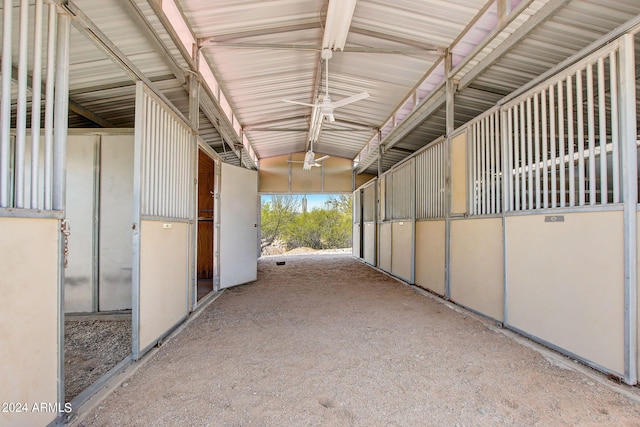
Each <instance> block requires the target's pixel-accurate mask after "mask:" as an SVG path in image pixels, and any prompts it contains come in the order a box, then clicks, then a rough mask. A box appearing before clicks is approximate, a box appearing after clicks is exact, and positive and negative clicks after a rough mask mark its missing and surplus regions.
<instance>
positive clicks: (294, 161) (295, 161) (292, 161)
mask: <svg viewBox="0 0 640 427" xmlns="http://www.w3.org/2000/svg"><path fill="white" fill-rule="evenodd" d="M287 163H304V161H302V160H287Z"/></svg>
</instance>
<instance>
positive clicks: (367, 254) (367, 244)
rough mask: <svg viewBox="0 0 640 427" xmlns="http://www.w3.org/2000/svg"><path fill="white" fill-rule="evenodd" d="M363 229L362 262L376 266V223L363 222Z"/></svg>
mask: <svg viewBox="0 0 640 427" xmlns="http://www.w3.org/2000/svg"><path fill="white" fill-rule="evenodd" d="M363 227H364V236H363V237H364V238H363V242H362V245H363V246H364V260H365V261H366V262H367V263H369V264H371V265H376V223H375V222H365V223H364V224H363Z"/></svg>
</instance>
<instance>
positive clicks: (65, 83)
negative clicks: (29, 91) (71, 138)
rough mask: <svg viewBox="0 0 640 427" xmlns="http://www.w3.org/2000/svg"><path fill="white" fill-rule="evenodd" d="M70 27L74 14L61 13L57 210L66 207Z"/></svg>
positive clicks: (55, 180) (55, 152)
mask: <svg viewBox="0 0 640 427" xmlns="http://www.w3.org/2000/svg"><path fill="white" fill-rule="evenodd" d="M70 29H71V17H70V16H69V15H66V14H64V13H60V14H58V25H57V30H58V35H57V37H56V38H57V52H56V87H55V112H54V115H53V116H54V135H53V209H55V210H64V208H65V191H66V159H67V125H68V123H67V122H68V117H69V116H68V114H69V111H68V110H69V37H70Z"/></svg>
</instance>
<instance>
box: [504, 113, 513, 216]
mask: <svg viewBox="0 0 640 427" xmlns="http://www.w3.org/2000/svg"><path fill="white" fill-rule="evenodd" d="M504 114H505V115H506V120H507V126H506V138H505V141H506V144H507V145H506V148H507V167H506V168H505V170H504V173H503V175H505V176H506V177H507V179H506V182H507V185H506V187H505V198H506V199H507V200H508V202H507V204H506V205H505V211H507V210H509V211H513V210H515V209H514V206H515V200H514V199H515V197H514V184H515V183H514V179H515V173H514V166H513V109H512V108H509V109H507V110H506V111H505V112H504ZM503 123H504V122H503Z"/></svg>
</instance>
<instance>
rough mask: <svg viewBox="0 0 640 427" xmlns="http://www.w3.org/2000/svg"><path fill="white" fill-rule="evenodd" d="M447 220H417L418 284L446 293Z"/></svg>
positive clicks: (416, 272) (442, 293) (438, 292)
mask: <svg viewBox="0 0 640 427" xmlns="http://www.w3.org/2000/svg"><path fill="white" fill-rule="evenodd" d="M444 260H445V222H444V221H418V222H416V271H415V275H416V277H415V279H416V285H418V286H420V287H422V288H425V289H429V290H431V291H433V292H435V293H437V294H439V295H444V270H445V265H444V264H445V261H444Z"/></svg>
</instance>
